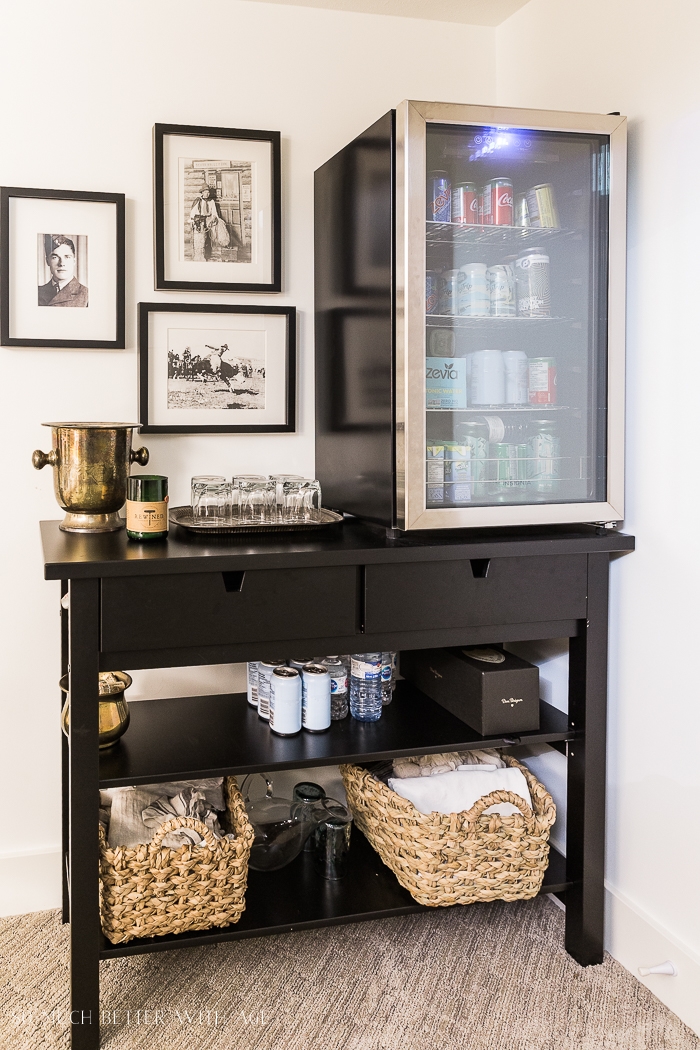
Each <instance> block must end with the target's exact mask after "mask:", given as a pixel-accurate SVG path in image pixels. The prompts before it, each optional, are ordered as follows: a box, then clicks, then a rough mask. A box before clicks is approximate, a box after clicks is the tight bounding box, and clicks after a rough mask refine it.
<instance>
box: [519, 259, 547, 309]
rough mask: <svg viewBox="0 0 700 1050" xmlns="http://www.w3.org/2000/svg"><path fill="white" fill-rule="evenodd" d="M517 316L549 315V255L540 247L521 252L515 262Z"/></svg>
mask: <svg viewBox="0 0 700 1050" xmlns="http://www.w3.org/2000/svg"><path fill="white" fill-rule="evenodd" d="M515 286H516V292H517V297H518V317H549V316H550V315H551V296H550V290H549V256H548V255H545V253H544V251H543V250H542V248H530V249H528V250H527V251H524V252H522V253H521V254H520V255H519V256H518V258H517V259H516V262H515Z"/></svg>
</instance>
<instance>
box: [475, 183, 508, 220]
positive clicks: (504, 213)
mask: <svg viewBox="0 0 700 1050" xmlns="http://www.w3.org/2000/svg"><path fill="white" fill-rule="evenodd" d="M483 193H484V199H483V218H482V220H481V221H482V223H483V224H484V225H485V226H512V225H513V183H512V182H511V181H510V179H491V181H490V182H487V183H486V185H485V186H484V190H483Z"/></svg>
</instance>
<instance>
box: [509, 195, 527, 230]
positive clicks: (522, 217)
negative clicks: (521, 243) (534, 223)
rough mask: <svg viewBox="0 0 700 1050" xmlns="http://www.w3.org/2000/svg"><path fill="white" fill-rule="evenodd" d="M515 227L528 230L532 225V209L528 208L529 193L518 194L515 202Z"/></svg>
mask: <svg viewBox="0 0 700 1050" xmlns="http://www.w3.org/2000/svg"><path fill="white" fill-rule="evenodd" d="M513 225H514V226H519V227H520V228H521V229H527V228H528V227H529V226H530V225H531V223H530V209H529V208H528V206H527V193H518V194H516V196H515V199H514V201H513Z"/></svg>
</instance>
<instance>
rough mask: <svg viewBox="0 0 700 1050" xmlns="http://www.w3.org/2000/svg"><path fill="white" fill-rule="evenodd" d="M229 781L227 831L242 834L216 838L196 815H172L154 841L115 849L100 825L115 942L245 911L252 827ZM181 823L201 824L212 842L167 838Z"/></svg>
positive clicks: (103, 895) (103, 879) (104, 915)
mask: <svg viewBox="0 0 700 1050" xmlns="http://www.w3.org/2000/svg"><path fill="white" fill-rule="evenodd" d="M224 783H225V789H226V817H225V825H226V831H232V832H234V834H235V836H236V837H235V839H217V838H214V836H213V835H212V833H211V831H210V830H209V828H207V826H206V825H205V824H203V823H202V822H201V821H199V820H195V819H194V818H193V817H173V818H172V819H171V820H167V821H165V823H164V824H161V826H160V827H159V828H158V829H157V831H156V832H155V834H154V836H153V840H152V841H151V842H150V843H149V844H148V845H142V846H131V847H114V848H112V847H111V846H108V845H107V843H106V841H105V835H104V830H103V828H102V825H101V824H100V916H101V919H102V929H103V931H104V934H105V937H107V939H108V940H110V941H111V942H112V944H123V943H124V942H125V941H130V940H132V939H133V938H134V937H160V936H162V935H163V934H165V933H183V932H184V931H185V930H207V929H209V928H210V927H212V926H229V925H231V924H232V923H234V922H238V920H239V919H240V917H241V914H242V913H243V911H244V910H245V891H246V885H247V881H248V858H249V856H250V847H251V846H252V844H253V828H252V827H251V825H250V823H249V821H248V817H247V814H246V811H245V806H244V805H243V798H242V796H241V793H240V791H239V790H238V785H237V784H236V781H235V780H234V779H233V777H226V779H225V782H224ZM182 827H184V828H193V829H194V830H195V831H198V832H199V834H200V835H201V836H202V837H203V838H204V840H205V845H202V846H180V848H179V849H168V848H166V847H163V846H162V845H161V841H162V839H163V837H164V836H165V835H167V834H168V832H169V831H175V830H176V829H177V828H182Z"/></svg>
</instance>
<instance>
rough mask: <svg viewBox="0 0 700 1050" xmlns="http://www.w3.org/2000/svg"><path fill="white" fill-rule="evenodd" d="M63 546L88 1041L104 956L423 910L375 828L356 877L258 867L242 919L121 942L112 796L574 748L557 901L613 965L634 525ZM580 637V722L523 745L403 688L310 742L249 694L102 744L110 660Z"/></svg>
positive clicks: (584, 950) (577, 950) (77, 1018)
mask: <svg viewBox="0 0 700 1050" xmlns="http://www.w3.org/2000/svg"><path fill="white" fill-rule="evenodd" d="M42 538H43V544H44V557H45V577H46V579H49V580H61V581H62V587H61V593H62V596H65V595H66V594H67V595H68V601H65V600H63V601H62V612H61V615H62V660H63V668H62V670H63V673H66V672H67V671H70V693H71V712H70V744H68V742H67V741H66V740H65V739H64V743H63V850H64V865H63V871H64V878H63V918H64V921H65V922H70V926H71V930H70V944H71V1011H72V1012H71V1022H72V1029H71V1032H72V1045H73V1047H74V1048H76V1050H94V1048H96V1047H97V1046H98V1044H99V963H100V959H110V958H114V957H115V956H120V955H132V954H137V953H141V952H149V951H160V950H164V949H169V948H176V947H188V946H192V945H199V944H206V943H210V942H213V941H220V940H235V939H237V938H241V937H258V936H261V935H263V934H266V933H281V932H286V931H290V930H297V929H307V928H309V927H313V926H325V925H331V924H334V923H343V922H355V921H359V920H361V919H372V918H379V917H381V916H387V915H402V914H406V913H408V912H417V911H422V910H423V908H422V907H421V906H420V905H418V904H416V903H415V901H413V899H412V898H411V897H410V895H409V894H408V893H407V892H406V891H405V890H404V889H402V887H401V886H399V884H398V882H397V881H396V878H395V877H394V875H393V874H392V872H390V871H389V869H388V868H386V867H384V865H383V864H382V862H381V860H380V859H379V857H378V856H377V855H376V854H375V853H374V851H373V850H372V849H371V848H370V847H369V846H368V845H367V843H366V842H365V840H364V839H363V838H362V836H361V835H360V834H359V833H357V832H356V833H355V836H354V846H353V849H352V851H351V857H352V868H351V871H350V874H349V875H348V876H347V877H346V878H345V879H343V880H342V881H341V882H339V883H337V884H333V883H327V882H325V881H324V880H323V879H321V878H320V877H318V876H316V875H315V873H314V872H313V870H312V869H311V868H310V867H309V865H308V863H307V861H308V855H304V854H302V856H301V857H299V858H298V859H297V860H296V861H295V862H294V863H293V864H292V865H290V866H289V867H288V868H284V869H282V870H281V871H278V872H274V873H259V872H254V871H252V872H250V874H249V885H248V892H247V895H246V910H245V912H244V913H243V916H242V918H241V920H240V922H238V923H237V924H236V925H235V926H231V927H227V928H224V929H219V930H208V931H204V932H201V933H200V932H192V933H184V934H180V935H173V936H166V937H156V938H151V939H148V940H139V941H130V942H128V943H127V944H124V945H112V944H110V942H109V941H107V940H106V939H105V938H104V937H103V935H102V932H101V929H100V918H99V902H98V879H97V871H98V864H99V856H98V839H97V823H98V786H101V787H116V786H118V785H123V784H139V783H148V782H154V781H167V780H176V779H178V780H179V779H195V778H199V777H205V776H222V775H229V774H234V773H247V772H252V771H256V770H257V771H263V770H264V771H274V770H275V769H284V768H296V767H303V766H314V765H322V764H324V763H328V764H335V763H338V762H353V761H362V760H363V759H365V760H368V759H370V758H372V759H377V758H386V757H389V756H392V755H414V754H421V753H422V754H428V753H430V752H433V751H454V750H459V749H466V748H469V747H475V746H476V747H481V746H484V747H494V746H495V747H498V746H507V745H508V744H513V743H518V742H521V741H522V742H533V743H540V742H547V743H549V744H551V745H552V746H554V747H556V748H558V749H559V750H560V751H562V752H563V753H564V754H566V755H567V757H568V830H567V856H566V858H564V857H563V856H561V854H559V853H557V851H556V850H554V849H552V851H551V861H550V865H549V868H548V870H547V872H546V874H545V878H544V885H543V887H542V892H543V893H547V892H549V893H557V894H565V900H566V948H567V950H568V951H569V952H570V953H571V955H572V956H573V957H574V958H575V959H577V960H578V961H579V962H580V963H581V964H582V965H584V966H586V965H590V964H591V963H599V962H601V961H602V958H603V860H604V846H605V729H606V691H607V632H608V566H609V560H610V557H611V556H613V555H615V554H617V553H621V552H624V551H630V550H632V549H633V548H634V540H633V538H632V537H631V536H625V535H622V534H619V533H616V532H614V531H609V530H605V529H595V528H592V527H586V526H571V527H566V526H564V527H557V528H552V529H535V528H529V529H519V530H517V532H515V533H514V532H513V531H508V530H499V529H491V530H484V531H481V532H477V531H474V530H464V531H462V532H460V533H458V534H457V533H444V534H440V535H438V536H435V535H434V534H431V535H430V536H429V537H427V538H426V537H423V538H417V537H416V536H413V535H411V536H405V537H403V536H402V537H401V538H399V539H390V538H387V536H386V535H385V534H384V533H383V532H380V531H377V530H375V529H373V528H370V527H368V526H366V525H362V524H361V523H359V522H357V521H353V520H348V521H346V523H345V525H344V526H343V527H342V528H339V529H335V530H332V531H330V532H327V533H325V534H323V535H314V534H310V533H298V534H296V535H289V534H288V535H283V534H277V535H275V534H271V535H269V536H261V537H257V536H250V537H247V538H244V537H239V538H237V539H236V540H233V541H226V540H214V541H210V542H203V541H198V540H192V539H191V538H188V537H187V536H186V535H185V534H184V533H181V532H180V530H175V531H174V532H173V533H172V534H171V537H170V539H169V540H168V542H167V543H154V544H145V543H144V544H139V543H131V542H129V541H128V540H127V538H126V535H125V533H124V532H120V533H111V534H108V535H104V536H89V537H88V536H85V537H83V536H77V535H68V534H66V533H62V532H60V531H59V528H58V523H57V522H43V523H42ZM65 606H67V608H65ZM562 637H568V638H569V713H568V716H567V715H565V714H562V713H561V712H560V711H558V710H556V709H555V708H553V707H552V706H550V705H549V704H546V703H542V719H541V727H540V730H539V731H538V732H533V733H523V734H522V735H521V736H519V737H517V738H512V737H493V738H491V737H489V738H486V737H481V736H479V734H477V733H475V732H474V731H473V730H471V729H469V727H468V726H466V725H464V724H463V723H462V722H460V721H459V720H457V719H456V718H454V717H453V716H452V715H450V714H448V712H447V711H445V710H444V709H443V708H441V707H439V706H437V705H436V704H434V703H433V702H432V701H430V700H429V699H428V698H427V697H425V696H424V695H423V694H421V693H420V692H418V691H417V690H415V689H414V688H412V687H411V686H410V685H409V684H408V683H405V682H399V686H398V688H397V691H396V694H395V699H394V702H393V703H392V704H391V705H390V706H389V707H388V708H386V709H385V711H384V714H383V716H382V718H381V719H380V721H379V722H376V723H360V722H356V721H354V720H353V719H351V718H347V719H345V720H344V721H343V722H339V723H333V726H332V727H331V729H330V731H329V732H328V733H326V734H322V735H310V734H306V733H302V734H300V735H299V736H297V737H292V738H289V739H283V738H280V737H275V736H273V735H272V734H271V733H270V732H269V730H268V727H267V725H266V724H264V723H262V722H260V721H259V720H258V718H257V716H256V715H255V712H254V711H253V710H252V709H251V708H250V707H249V706H248V704H247V702H246V698H245V695H240V694H239V695H233V694H230V695H221V696H203V697H186V698H179V699H171V700H158V701H151V702H148V701H145V702H142V703H136V704H133V705H132V706H131V725H130V727H129V730H128V732H127V734H126V735H125V737H124V738H123V739H122V741H121V743H120V744H119V746H118V747H117V748H116V749H114V751H113V752H107V753H106V754H102V755H101V754H100V753H99V750H98V721H97V713H98V711H97V703H96V690H97V675H98V672H99V671H101V670H125V669H127V670H128V669H132V668H146V667H173V666H188V665H192V664H212V663H229V662H236V661H243V660H249V659H258V658H265V657H267V656H270V655H272V656H278V655H279V656H296V655H298V654H299V653H301V654H304V653H309V652H311V651H314V652H317V653H320V652H328V653H331V652H335V653H338V652H358V651H370V650H371V651H376V650H397V651H399V652H400V651H401V650H402V649H425V648H431V647H434V646H445V645H462V644H477V643H489V642H491V643H494V642H512V641H524V640H529V639H543V638H562ZM57 721H58V719H57Z"/></svg>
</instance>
